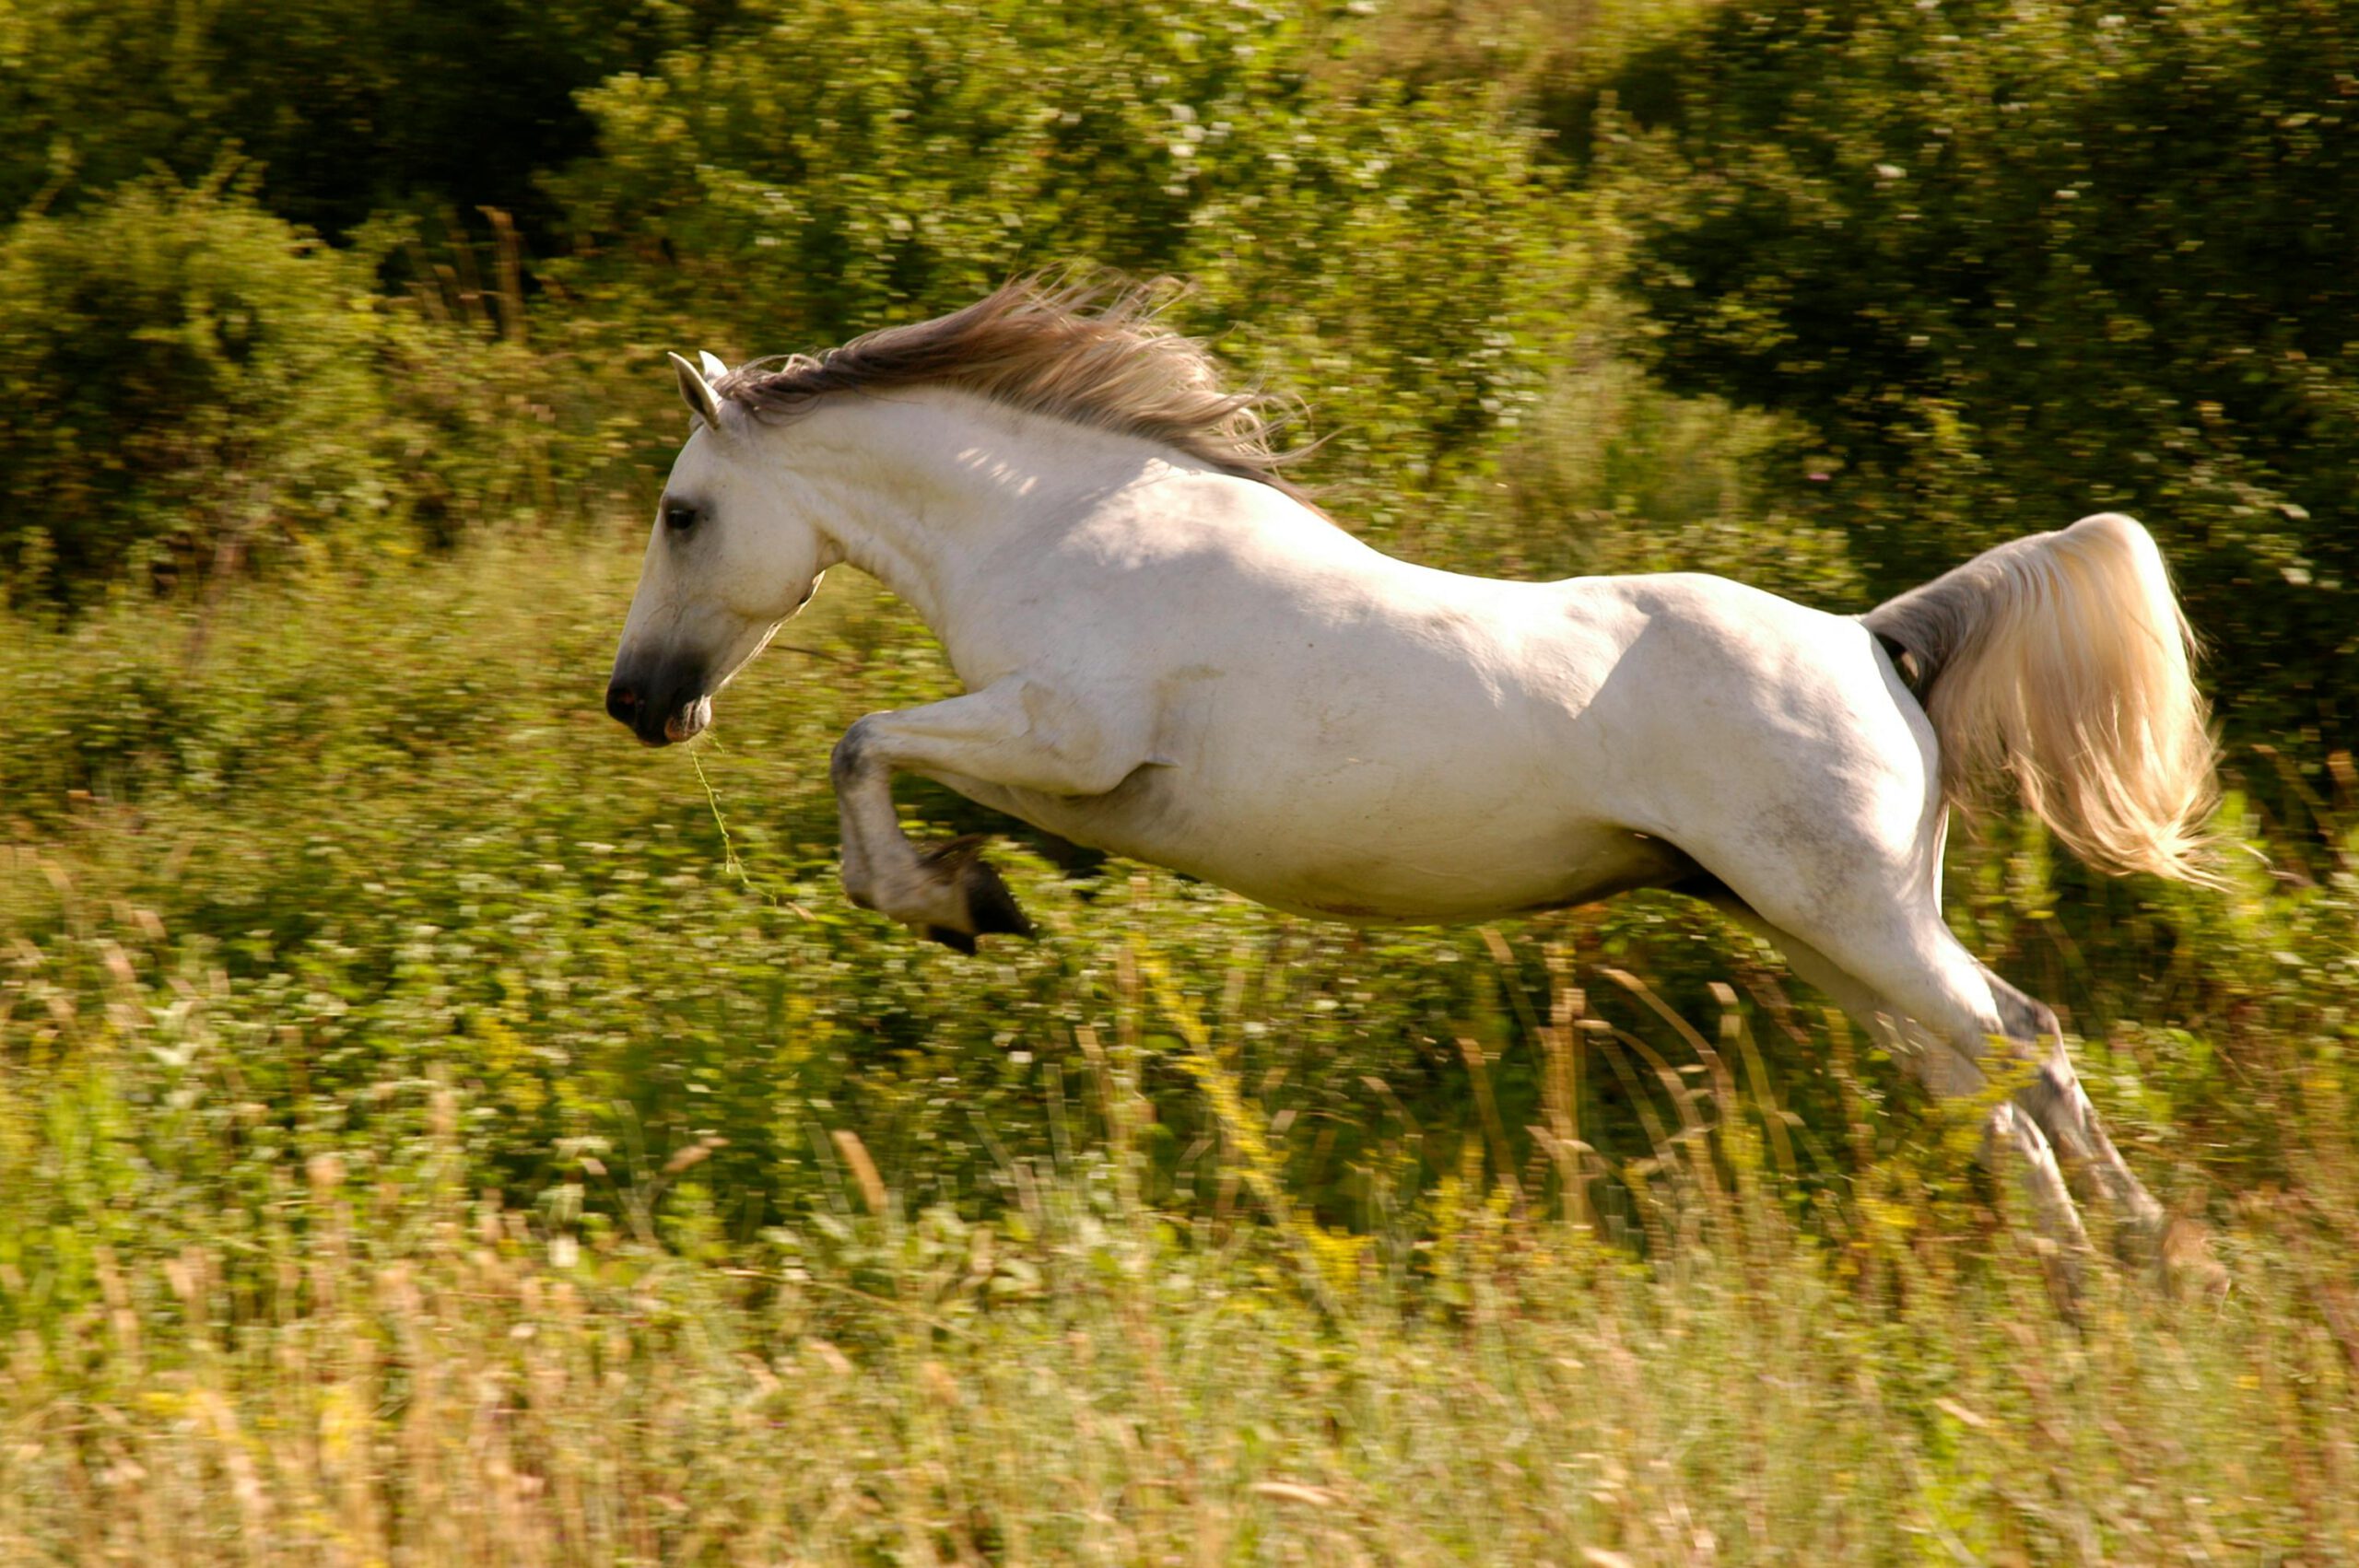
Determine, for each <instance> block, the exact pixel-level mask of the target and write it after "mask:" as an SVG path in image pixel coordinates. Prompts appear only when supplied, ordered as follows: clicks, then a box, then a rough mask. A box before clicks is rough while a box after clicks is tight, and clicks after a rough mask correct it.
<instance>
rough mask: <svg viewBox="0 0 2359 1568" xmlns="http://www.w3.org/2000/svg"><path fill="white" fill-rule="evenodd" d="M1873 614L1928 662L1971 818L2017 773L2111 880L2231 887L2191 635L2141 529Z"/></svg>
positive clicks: (1936, 722) (2068, 540)
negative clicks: (2224, 878)
mask: <svg viewBox="0 0 2359 1568" xmlns="http://www.w3.org/2000/svg"><path fill="white" fill-rule="evenodd" d="M1862 618H1863V619H1864V621H1865V622H1866V624H1867V626H1868V629H1869V630H1870V631H1872V632H1874V633H1875V634H1876V635H1877V636H1878V637H1879V638H1884V640H1885V643H1886V646H1887V647H1892V646H1894V645H1897V647H1898V649H1900V650H1901V654H1902V655H1905V656H1906V657H1905V658H1904V659H1903V663H1902V667H1903V669H1904V670H1907V664H1908V661H1914V663H1915V666H1916V668H1915V670H1914V671H1913V674H1914V677H1915V680H1916V683H1917V689H1918V692H1919V696H1920V698H1921V700H1922V701H1923V702H1924V704H1925V713H1926V716H1927V717H1928V718H1930V719H1931V720H1932V722H1933V732H1934V734H1935V736H1936V737H1938V739H1939V741H1940V743H1941V755H1942V791H1943V793H1944V794H1946V795H1947V796H1948V798H1949V799H1950V801H1951V802H1952V803H1954V804H1955V805H1958V806H1960V807H1961V808H1965V809H1971V808H1972V807H1973V806H1974V805H1975V804H1976V803H1977V802H1978V800H1979V799H1980V797H1981V795H1982V793H1983V791H1984V790H1985V788H1986V787H1987V786H1988V785H1989V783H1990V782H1991V781H1992V780H1993V779H1994V778H1996V776H1997V775H1999V774H2000V773H2001V772H2005V773H2012V774H2013V776H2014V779H2015V783H2016V785H2017V787H2018V788H2019V789H2021V790H2022V791H2023V797H2024V802H2025V804H2026V805H2028V806H2030V807H2031V809H2032V810H2033V811H2035V812H2036V813H2039V815H2040V817H2041V818H2042V820H2044V821H2045V822H2047V824H2048V826H2049V827H2050V828H2051V829H2053V830H2054V832H2055V834H2056V836H2057V837H2059V838H2060V839H2062V840H2063V841H2064V842H2065V844H2066V845H2067V846H2069V847H2070V848H2071V850H2072V851H2073V853H2075V854H2077V855H2079V856H2080V857H2081V859H2083V860H2086V861H2088V862H2089V864H2091V865H2093V866H2095V867H2096V868H2097V869H2098V870H2100V871H2106V872H2115V873H2117V874H2118V873H2122V872H2154V873H2155V874H2156V875H2158V876H2167V877H2178V878H2182V879H2184V880H2187V881H2190V882H2211V883H2216V882H2217V880H2218V877H2217V874H2216V873H2215V872H2213V871H2212V869H2211V865H2210V859H2211V857H2210V854H2209V848H2210V845H2209V842H2208V840H2207V838H2206V837H2205V835H2204V822H2205V819H2206V818H2208V817H2209V816H2210V814H2211V811H2212V802H2213V801H2214V800H2215V799H2216V798H2217V786H2216V785H2215V784H2214V782H2213V780H2212V765H2213V763H2214V761H2215V760H2216V759H2217V755H2218V754H2217V748H2216V746H2215V745H2214V743H2213V742H2212V733H2211V730H2210V727H2209V723H2208V718H2207V710H2206V708H2205V706H2204V702H2203V697H2202V695H2201V693H2199V692H2198V691H2197V690H2196V689H2195V683H2194V681H2193V679H2192V678H2190V676H2189V673H2188V665H2189V660H2190V658H2191V657H2192V655H2193V653H2194V636H2193V634H2192V633H2191V632H2190V631H2189V629H2188V625H2187V617H2186V616H2185V615H2183V614H2180V612H2179V607H2178V601H2177V599H2176V598H2175V597H2173V595H2172V593H2171V583H2170V574H2169V573H2168V572H2167V571H2166V570H2165V568H2164V566H2163V557H2162V554H2161V552H2160V551H2158V550H2156V549H2155V548H2154V537H2153V536H2152V535H2151V534H2149V533H2148V532H2146V531H2145V529H2143V528H2142V527H2141V526H2140V525H2139V524H2138V523H2137V522H2136V521H2133V520H2131V519H2130V518H2126V517H2123V516H2120V515H2119V514H2118V513H2113V512H2105V513H2100V514H2099V515H2097V516H2095V517H2087V518H2083V519H2082V520H2081V521H2078V522H2076V523H2074V524H2073V525H2072V526H2071V527H2070V528H2067V529H2064V530H2062V531H2061V532H2055V533H2041V534H2036V535H2035V536H2033V537H2031V538H2028V539H2017V540H2014V541H2013V542H2012V543H2009V544H2001V545H2000V546H1999V547H1998V548H1996V549H1994V550H1989V551H1986V552H1984V553H1983V554H1982V555H1979V556H1976V557H1975V558H1974V559H1973V560H1970V561H1968V562H1966V565H1964V566H1962V567H1959V568H1956V569H1955V570H1954V571H1952V572H1950V573H1948V574H1946V575H1945V576H1942V577H1940V578H1936V579H1934V580H1933V581H1931V582H1929V583H1927V584H1925V585H1924V586H1923V587H1922V588H1916V589H1911V590H1910V591H1908V592H1907V593H1904V594H1902V595H1901V596H1900V597H1899V598H1897V599H1895V600H1892V601H1891V602H1890V603H1885V604H1882V605H1879V606H1878V607H1877V608H1875V609H1874V610H1872V611H1870V612H1869V613H1868V614H1866V615H1865V616H1864V617H1862Z"/></svg>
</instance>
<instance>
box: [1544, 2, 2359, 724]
mask: <svg viewBox="0 0 2359 1568" xmlns="http://www.w3.org/2000/svg"><path fill="white" fill-rule="evenodd" d="M2354 45H2359V27H2354V19H2353V11H2352V10H2351V8H2350V7H2348V6H2318V5H2313V4H2308V3H2306V0H2224V3H2220V4H2211V5H2202V6H2179V5H2165V4H2154V5H2146V4H2130V5H2122V6H2076V5H2069V4H2055V3H2048V0H2039V3H2034V4H2017V3H2012V0H2011V3H2005V4H2000V3H1991V0H1943V3H1941V4H1933V3H1931V0H1928V3H1923V4H1919V5H1914V6H1890V5H1881V4H1875V3H1872V0H1838V3H1836V4H1831V5H1830V4H1825V3H1822V0H1770V3H1767V4H1761V5H1748V6H1742V7H1728V8H1721V9H1716V10H1714V11H1712V12H1710V13H1708V15H1707V16H1706V18H1704V20H1703V21H1702V22H1701V24H1700V25H1699V26H1697V27H1696V28H1695V29H1692V30H1691V31H1688V32H1685V33H1683V34H1678V35H1674V36H1672V37H1669V38H1666V39H1662V40H1660V41H1656V42H1655V43H1654V44H1653V45H1652V46H1651V47H1650V48H1649V49H1647V50H1645V51H1643V52H1641V53H1639V54H1637V56H1635V57H1634V58H1633V59H1632V60H1631V61H1630V62H1628V63H1627V64H1625V65H1624V66H1623V67H1622V68H1621V70H1620V72H1619V74H1618V76H1615V77H1614V79H1613V82H1612V84H1611V85H1612V87H1613V88H1614V90H1615V91H1616V92H1617V93H1618V101H1619V105H1620V108H1621V110H1622V111H1624V113H1625V116H1626V118H1625V119H1624V120H1619V121H1606V122H1601V123H1602V124H1605V125H1606V126H1607V127H1608V128H1611V127H1613V126H1615V125H1620V126H1625V127H1626V125H1627V124H1628V123H1630V122H1631V121H1635V123H1636V124H1637V126H1639V127H1642V128H1645V129H1649V130H1652V131H1654V132H1657V133H1658V134H1659V135H1658V136H1657V137H1656V138H1655V139H1654V140H1652V141H1650V142H1649V141H1633V140H1628V139H1625V140H1622V141H1608V140H1605V139H1603V138H1597V139H1594V140H1593V141H1592V143H1591V144H1590V150H1591V151H1593V152H1594V153H1595V154H1596V155H1597V158H1598V161H1597V163H1596V164H1595V165H1594V166H1593V167H1595V168H1599V169H1602V168H1605V167H1616V168H1621V169H1624V170H1628V171H1629V172H1630V173H1631V174H1632V175H1634V176H1636V177H1637V178H1639V179H1641V180H1643V181H1645V183H1646V185H1647V186H1648V188H1649V189H1650V190H1651V191H1653V192H1654V193H1656V194H1655V199H1654V200H1653V201H1651V202H1650V203H1649V204H1648V205H1646V206H1644V207H1643V208H1640V209H1637V211H1636V213H1635V215H1634V216H1636V217H1637V223H1638V228H1639V234H1638V236H1637V245H1636V247H1635V250H1634V252H1633V262H1634V264H1633V265H1632V267H1631V269H1630V272H1629V275H1628V283H1629V286H1630V287H1631V288H1632V289H1633V290H1634V291H1635V293H1636V294H1637V298H1639V299H1640V300H1641V301H1642V303H1643V305H1644V308H1645V310H1646V311H1647V313H1648V316H1649V321H1650V323H1651V325H1650V329H1649V330H1650V333H1651V336H1650V337H1649V340H1648V341H1649V345H1650V347H1651V350H1652V352H1651V356H1650V357H1651V359H1652V362H1653V364H1654V365H1655V366H1656V368H1657V369H1659V371H1660V372H1661V375H1662V376H1663V377H1664V378H1665V379H1666V380H1667V381H1668V382H1669V383H1670V384H1671V385H1672V387H1674V388H1678V389H1682V390H1685V391H1690V392H1713V393H1716V394H1719V395H1721V396H1726V397H1731V398H1733V399H1736V400H1739V401H1741V402H1743V403H1746V404H1754V405H1757V406H1761V407H1765V408H1770V409H1776V410H1779V411H1783V412H1785V413H1788V414H1790V415H1796V416H1799V417H1800V418H1801V419H1802V421H1804V422H1805V423H1806V425H1807V426H1808V427H1809V429H1810V430H1811V431H1812V432H1813V438H1814V445H1815V447H1816V449H1817V450H1816V451H1815V453H1814V454H1813V455H1814V459H1815V460H1814V461H1811V462H1808V464H1807V465H1808V466H1809V467H1811V468H1813V469H1817V470H1821V471H1825V473H1826V474H1827V481H1826V483H1825V484H1823V485H1819V486H1815V488H1816V489H1817V490H1818V492H1819V496H1818V498H1817V500H1816V501H1815V502H1814V503H1813V505H1814V507H1815V509H1816V511H1817V513H1818V515H1820V516H1822V517H1824V518H1825V519H1827V520H1828V521H1837V522H1839V523H1840V524H1841V525H1842V526H1843V527H1844V528H1845V530H1846V531H1847V532H1848V534H1849V536H1850V538H1851V540H1852V542H1853V545H1854V554H1855V555H1856V556H1857V557H1858V558H1859V559H1860V562H1861V565H1862V567H1863V568H1865V570H1866V571H1867V573H1868V575H1869V578H1870V579H1871V581H1872V584H1873V585H1874V586H1875V587H1876V588H1878V589H1880V590H1882V591H1886V592H1889V591H1895V590H1898V589H1900V588H1904V587H1906V586H1907V585H1909V584H1911V583H1914V582H1917V581H1919V580H1921V579H1924V578H1925V577H1927V576H1929V575H1931V573H1933V572H1935V571H1938V570H1940V569H1942V568H1944V567H1946V566H1948V565H1949V564H1951V563H1952V562H1954V561H1955V560H1957V559H1958V558H1960V557H1962V556H1966V555H1968V554H1970V553H1972V552H1973V551H1975V550H1978V549H1980V548H1982V547H1984V546H1986V545H1988V544H1992V543H1994V542H1996V541H1997V540H2000V539H2002V538H2006V537H2010V536H2013V535H2015V534H2019V533H2024V532H2032V531H2035V530H2038V529H2045V528H2052V527H2056V526H2059V525H2060V524H2062V523H2064V522H2066V521H2071V519H2073V518H2075V517H2077V516H2080V515H2082V514H2083V513H2086V512H2091V511H2095V510H2100V509H2124V510H2129V511H2132V512H2135V513H2137V514H2138V515H2140V516H2141V517H2142V518H2143V519H2145V520H2146V521H2148V522H2149V523H2150V524H2151V525H2152V526H2153V527H2154V529H2155V531H2156V532H2157V533H2158V534H2159V535H2160V536H2161V538H2162V539H2163V541H2164V544H2165V551H2166V553H2167V554H2168V555H2169V556H2170V557H2171V558H2172V561H2173V563H2174V565H2175V566H2176V567H2177V569H2178V572H2179V575H2180V577H2181V579H2182V582H2183V586H2184V588H2185V590H2186V595H2187V598H2188V601H2189V610H2190V614H2191V615H2192V617H2193V619H2194V622H2195V624H2196V625H2197V626H2199V627H2200V628H2201V629H2202V630H2203V632H2204V633H2205V635H2206V636H2207V637H2208V638H2209V639H2210V640H2211V642H2212V645H2213V648H2214V649H2215V664H2214V669H2215V671H2216V675H2215V679H2216V682H2217V685H2218V686H2219V688H2220V691H2221V696H2222V700H2223V702H2224V704H2225V705H2226V708H2227V712H2228V717H2229V720H2230V723H2231V726H2232V729H2233V730H2234V731H2236V732H2237V733H2238V734H2240V735H2242V736H2246V737H2258V736H2259V735H2261V734H2264V733H2271V732H2281V731H2282V732H2288V733H2299V734H2303V735H2305V736H2306V737H2307V738H2308V739H2309V740H2311V741H2315V740H2316V739H2318V738H2319V737H2320V736H2321V735H2330V734H2333V733H2336V732H2341V733H2343V734H2346V735H2347V734H2348V733H2349V731H2350V727H2351V721H2352V718H2353V713H2352V709H2351V707H2350V696H2349V693H2350V692H2351V691H2352V689H2353V685H2354V683H2359V599H2355V598H2354V593H2355V592H2359V528H2354V527H2353V524H2352V514H2351V502H2352V497H2353V494H2354V493H2359V334H2354V333H2353V328H2352V322H2353V319H2354V316H2359V271H2354V269H2353V265H2352V259H2353V255H2354V254H2359V76H2354V75H2353V71H2354V68H2359V65H2355V64H2354V62H2359V51H2354ZM1590 101H1591V103H1592V105H1593V104H1594V103H1595V102H1598V101H1602V97H1600V96H1599V95H1592V99H1591V100H1590ZM1579 118H1580V117H1579V114H1571V115H1567V117H1566V119H1567V124H1573V125H1577V124H1578V123H1579ZM1591 128H1592V130H1594V129H1595V128H1596V127H1594V126H1592V127H1591ZM1796 466H1797V467H1801V466H1803V464H1802V462H1797V464H1796Z"/></svg>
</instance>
